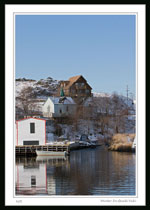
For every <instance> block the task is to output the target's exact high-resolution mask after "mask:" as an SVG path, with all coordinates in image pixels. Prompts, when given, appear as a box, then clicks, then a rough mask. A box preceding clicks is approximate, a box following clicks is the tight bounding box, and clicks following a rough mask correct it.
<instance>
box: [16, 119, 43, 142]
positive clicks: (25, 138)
mask: <svg viewBox="0 0 150 210" xmlns="http://www.w3.org/2000/svg"><path fill="white" fill-rule="evenodd" d="M45 144H46V120H44V119H40V118H33V117H29V118H24V119H21V120H17V121H16V145H17V146H18V145H45Z"/></svg>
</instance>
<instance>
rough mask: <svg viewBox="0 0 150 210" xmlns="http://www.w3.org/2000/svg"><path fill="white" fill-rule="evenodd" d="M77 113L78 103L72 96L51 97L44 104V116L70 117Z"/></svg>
mask: <svg viewBox="0 0 150 210" xmlns="http://www.w3.org/2000/svg"><path fill="white" fill-rule="evenodd" d="M75 113H76V103H75V102H74V100H73V99H72V98H71V97H65V96H63V97H49V98H48V99H47V100H46V102H45V103H44V105H43V117H52V118H55V117H56V118H57V117H69V116H73V115H74V114H75Z"/></svg>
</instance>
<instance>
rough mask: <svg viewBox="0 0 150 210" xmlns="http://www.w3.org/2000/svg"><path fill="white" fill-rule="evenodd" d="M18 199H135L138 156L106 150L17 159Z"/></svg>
mask: <svg viewBox="0 0 150 210" xmlns="http://www.w3.org/2000/svg"><path fill="white" fill-rule="evenodd" d="M16 194H17V195H21V194H24V195H135V154H131V153H119V152H111V151H107V150H106V149H105V148H102V147H97V148H95V149H83V150H77V151H72V152H71V154H70V157H64V158H62V157H39V156H38V157H36V158H18V159H16Z"/></svg>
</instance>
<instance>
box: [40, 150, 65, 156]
mask: <svg viewBox="0 0 150 210" xmlns="http://www.w3.org/2000/svg"><path fill="white" fill-rule="evenodd" d="M36 154H37V155H38V156H66V155H67V154H68V153H67V151H43V150H36Z"/></svg>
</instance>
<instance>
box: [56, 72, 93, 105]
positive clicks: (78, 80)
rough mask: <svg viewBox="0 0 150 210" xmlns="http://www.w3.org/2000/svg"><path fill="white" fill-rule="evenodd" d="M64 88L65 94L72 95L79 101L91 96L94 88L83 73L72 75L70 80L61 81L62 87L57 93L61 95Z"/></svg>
mask: <svg viewBox="0 0 150 210" xmlns="http://www.w3.org/2000/svg"><path fill="white" fill-rule="evenodd" d="M62 89H63V92H64V95H65V96H69V97H72V98H73V99H74V100H76V101H78V102H79V101H80V102H81V101H82V99H84V98H87V97H90V96H91V90H92V88H91V86H90V85H89V84H88V83H87V81H86V79H85V78H84V77H83V76H82V75H78V76H74V77H70V78H69V80H66V81H60V87H59V89H58V93H57V94H58V95H59V96H60V92H61V91H62Z"/></svg>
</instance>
